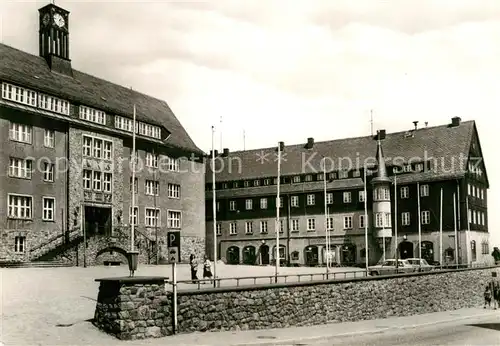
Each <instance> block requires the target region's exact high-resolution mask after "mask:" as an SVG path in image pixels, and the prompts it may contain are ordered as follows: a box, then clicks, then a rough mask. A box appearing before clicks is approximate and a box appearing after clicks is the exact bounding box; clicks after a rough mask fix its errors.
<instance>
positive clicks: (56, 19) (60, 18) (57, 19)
mask: <svg viewBox="0 0 500 346" xmlns="http://www.w3.org/2000/svg"><path fill="white" fill-rule="evenodd" d="M54 22H55V23H56V25H57V26H58V27H60V28H62V27H63V26H64V24H66V21H65V20H64V17H63V16H61V15H60V14H59V13H56V14H54Z"/></svg>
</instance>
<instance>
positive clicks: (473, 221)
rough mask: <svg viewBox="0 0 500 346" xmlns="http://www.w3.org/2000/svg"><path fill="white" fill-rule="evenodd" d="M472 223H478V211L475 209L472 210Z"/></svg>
mask: <svg viewBox="0 0 500 346" xmlns="http://www.w3.org/2000/svg"><path fill="white" fill-rule="evenodd" d="M472 223H473V224H474V225H475V224H477V222H476V211H475V210H473V211H472Z"/></svg>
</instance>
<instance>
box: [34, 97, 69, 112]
mask: <svg viewBox="0 0 500 346" xmlns="http://www.w3.org/2000/svg"><path fill="white" fill-rule="evenodd" d="M35 104H36V99H35ZM38 107H40V108H42V109H45V110H47V111H51V112H55V113H59V114H64V115H69V102H68V101H65V100H62V99H60V98H57V97H54V96H49V95H44V94H39V96H38Z"/></svg>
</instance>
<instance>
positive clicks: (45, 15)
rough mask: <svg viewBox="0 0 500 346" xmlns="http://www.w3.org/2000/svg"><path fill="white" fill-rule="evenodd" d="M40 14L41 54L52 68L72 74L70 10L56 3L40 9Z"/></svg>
mask: <svg viewBox="0 0 500 346" xmlns="http://www.w3.org/2000/svg"><path fill="white" fill-rule="evenodd" d="M38 12H39V14H40V30H39V47H40V56H41V57H43V58H45V60H46V61H47V63H48V64H49V67H50V69H51V70H55V71H56V72H59V73H64V74H67V75H72V71H71V60H70V59H69V12H68V11H66V10H65V9H63V8H61V7H59V6H56V5H54V4H48V5H46V6H44V7H42V8H40V9H39V10H38Z"/></svg>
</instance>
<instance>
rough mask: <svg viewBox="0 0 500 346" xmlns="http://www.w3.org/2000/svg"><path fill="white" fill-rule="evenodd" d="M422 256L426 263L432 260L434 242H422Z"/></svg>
mask: <svg viewBox="0 0 500 346" xmlns="http://www.w3.org/2000/svg"><path fill="white" fill-rule="evenodd" d="M421 251H422V258H423V259H425V260H426V261H427V263H433V262H434V244H433V243H432V242H431V241H427V240H426V241H423V242H422V249H421Z"/></svg>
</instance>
